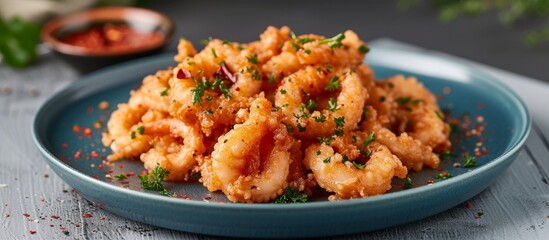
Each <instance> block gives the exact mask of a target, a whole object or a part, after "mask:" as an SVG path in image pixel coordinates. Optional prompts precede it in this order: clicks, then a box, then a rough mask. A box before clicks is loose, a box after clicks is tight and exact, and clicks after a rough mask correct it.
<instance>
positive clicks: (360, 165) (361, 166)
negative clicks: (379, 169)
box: [351, 161, 366, 170]
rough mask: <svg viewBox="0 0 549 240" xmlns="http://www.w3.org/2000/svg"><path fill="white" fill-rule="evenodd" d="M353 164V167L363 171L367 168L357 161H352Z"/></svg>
mask: <svg viewBox="0 0 549 240" xmlns="http://www.w3.org/2000/svg"><path fill="white" fill-rule="evenodd" d="M351 163H352V164H353V166H355V168H356V169H360V170H362V169H364V168H365V167H366V164H362V163H359V162H356V161H351Z"/></svg>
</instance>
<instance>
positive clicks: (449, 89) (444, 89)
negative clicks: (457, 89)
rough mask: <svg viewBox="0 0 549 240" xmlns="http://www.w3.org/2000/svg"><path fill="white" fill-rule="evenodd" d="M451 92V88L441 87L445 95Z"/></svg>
mask: <svg viewBox="0 0 549 240" xmlns="http://www.w3.org/2000/svg"><path fill="white" fill-rule="evenodd" d="M451 92H452V89H451V88H450V87H444V88H443V89H442V93H444V94H446V95H448V94H450V93H451Z"/></svg>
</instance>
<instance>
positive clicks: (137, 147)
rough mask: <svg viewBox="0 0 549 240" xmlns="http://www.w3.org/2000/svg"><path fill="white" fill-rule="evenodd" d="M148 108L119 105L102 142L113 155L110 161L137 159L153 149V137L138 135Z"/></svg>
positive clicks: (109, 157) (108, 124) (112, 115)
mask: <svg viewBox="0 0 549 240" xmlns="http://www.w3.org/2000/svg"><path fill="white" fill-rule="evenodd" d="M147 111H148V110H147V108H145V107H143V106H141V105H138V106H130V105H129V104H119V105H118V109H117V110H115V111H114V112H113V113H112V114H111V118H110V119H109V121H108V123H107V129H108V132H106V133H103V138H102V142H103V144H104V145H105V146H110V147H111V150H112V154H111V155H109V156H108V159H109V160H110V161H114V160H118V159H121V158H135V157H138V156H139V155H140V154H141V153H143V152H146V151H148V150H149V149H150V148H151V144H150V140H151V137H150V136H148V135H141V134H137V132H138V128H139V125H138V123H140V122H141V118H142V117H143V115H145V113H146V112H147Z"/></svg>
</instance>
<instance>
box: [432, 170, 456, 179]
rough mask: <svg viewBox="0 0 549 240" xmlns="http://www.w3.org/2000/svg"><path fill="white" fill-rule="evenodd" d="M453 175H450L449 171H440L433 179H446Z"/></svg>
mask: <svg viewBox="0 0 549 240" xmlns="http://www.w3.org/2000/svg"><path fill="white" fill-rule="evenodd" d="M453 176H454V175H452V174H451V173H449V172H441V173H439V174H437V175H435V179H437V180H446V179H448V178H451V177H453Z"/></svg>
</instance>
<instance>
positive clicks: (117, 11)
mask: <svg viewBox="0 0 549 240" xmlns="http://www.w3.org/2000/svg"><path fill="white" fill-rule="evenodd" d="M105 24H113V25H121V24H125V25H127V26H129V27H130V29H131V30H133V31H135V32H139V33H156V32H158V33H161V35H162V38H161V40H160V41H156V42H154V43H145V44H143V45H136V46H132V47H131V48H119V49H116V48H106V49H100V50H98V49H93V48H88V47H82V46H75V45H71V44H68V43H65V42H64V39H65V38H66V37H68V36H71V35H72V34H75V33H80V32H84V31H86V30H89V29H91V28H94V27H99V26H103V25H105ZM173 33H174V24H173V22H172V21H171V20H170V19H169V18H168V17H167V16H165V15H163V14H161V13H158V12H155V11H152V10H148V9H142V8H133V7H105V8H94V9H90V10H86V11H82V12H78V13H75V14H71V15H68V16H63V17H60V18H56V19H53V20H51V21H50V22H48V23H47V24H46V25H45V26H44V28H43V29H42V39H43V41H44V42H45V43H46V45H47V46H48V47H49V48H51V49H52V50H53V52H54V53H56V54H57V55H59V56H60V57H61V58H62V59H64V60H65V61H66V62H67V63H69V64H70V65H72V66H73V67H74V68H76V69H77V70H78V71H79V72H80V73H88V72H91V71H93V70H96V69H99V68H102V67H106V66H109V65H112V64H115V63H119V62H123V61H127V60H131V59H135V58H139V57H144V56H147V55H152V54H155V53H159V52H160V51H162V49H163V48H164V47H165V46H166V45H168V44H169V43H170V41H171V39H172V36H173ZM145 42H146V41H145Z"/></svg>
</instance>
